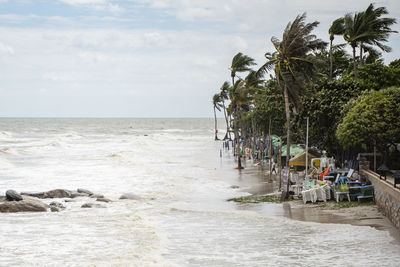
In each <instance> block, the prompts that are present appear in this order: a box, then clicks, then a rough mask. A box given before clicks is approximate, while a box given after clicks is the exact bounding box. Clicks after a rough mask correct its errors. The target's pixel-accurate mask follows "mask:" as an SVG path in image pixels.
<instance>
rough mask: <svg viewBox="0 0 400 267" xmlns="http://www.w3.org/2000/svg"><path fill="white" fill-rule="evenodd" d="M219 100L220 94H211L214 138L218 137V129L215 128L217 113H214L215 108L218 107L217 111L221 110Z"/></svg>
mask: <svg viewBox="0 0 400 267" xmlns="http://www.w3.org/2000/svg"><path fill="white" fill-rule="evenodd" d="M220 102H221V96H220V94H215V95H214V96H213V100H212V103H213V107H214V126H215V140H219V138H218V130H217V129H218V128H217V114H216V112H215V110H216V109H218V111H221V108H220Z"/></svg>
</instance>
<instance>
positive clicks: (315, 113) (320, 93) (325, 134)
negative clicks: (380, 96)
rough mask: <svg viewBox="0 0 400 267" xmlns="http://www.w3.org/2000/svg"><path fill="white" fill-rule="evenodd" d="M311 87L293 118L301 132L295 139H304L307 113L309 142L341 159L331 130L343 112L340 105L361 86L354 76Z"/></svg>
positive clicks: (339, 148) (340, 149)
mask: <svg viewBox="0 0 400 267" xmlns="http://www.w3.org/2000/svg"><path fill="white" fill-rule="evenodd" d="M314 90H315V93H314V94H311V95H304V96H303V98H302V102H303V106H302V109H301V110H300V112H299V114H298V115H297V116H295V118H294V127H297V128H295V129H293V130H294V131H295V132H297V133H301V134H300V136H298V137H297V140H298V142H304V136H305V135H304V130H303V129H304V122H305V120H306V118H307V117H309V121H310V127H309V143H310V144H311V145H313V146H316V147H318V148H319V149H321V150H326V151H327V152H328V154H329V155H334V156H335V158H336V159H340V158H341V156H342V152H343V148H342V146H341V145H340V144H339V142H338V140H337V138H336V136H335V134H334V133H335V132H336V129H337V126H338V124H339V123H340V122H341V121H342V119H343V116H344V115H345V114H343V112H342V109H343V107H344V106H345V105H346V104H347V103H348V102H349V101H350V100H351V99H353V98H354V97H357V96H359V95H360V93H361V92H362V89H361V88H360V86H359V85H358V84H356V83H354V82H353V80H349V81H343V80H333V81H331V82H329V81H325V82H323V83H320V84H317V85H316V86H315V88H314Z"/></svg>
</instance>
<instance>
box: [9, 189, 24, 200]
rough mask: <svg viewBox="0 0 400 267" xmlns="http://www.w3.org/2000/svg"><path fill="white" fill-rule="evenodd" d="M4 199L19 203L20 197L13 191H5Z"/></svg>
mask: <svg viewBox="0 0 400 267" xmlns="http://www.w3.org/2000/svg"><path fill="white" fill-rule="evenodd" d="M6 199H7V200H8V201H21V200H22V196H21V195H20V194H18V193H17V191H15V190H7V191H6Z"/></svg>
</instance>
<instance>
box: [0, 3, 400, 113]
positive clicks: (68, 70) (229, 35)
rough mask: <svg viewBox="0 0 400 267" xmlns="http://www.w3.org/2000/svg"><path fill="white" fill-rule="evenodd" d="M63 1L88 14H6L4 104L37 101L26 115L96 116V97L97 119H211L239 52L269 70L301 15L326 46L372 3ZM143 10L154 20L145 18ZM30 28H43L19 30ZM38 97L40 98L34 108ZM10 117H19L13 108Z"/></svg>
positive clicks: (1, 46) (1, 69)
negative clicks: (336, 27)
mask: <svg viewBox="0 0 400 267" xmlns="http://www.w3.org/2000/svg"><path fill="white" fill-rule="evenodd" d="M0 1H1V0H0ZM59 1H61V0H59ZM62 2H63V3H65V4H68V5H73V8H79V9H80V10H79V11H80V12H81V16H79V18H77V17H68V16H63V15H62V14H61V13H59V14H51V16H47V17H41V16H37V15H26V16H22V15H14V14H3V15H0V20H2V21H3V23H7V24H6V25H9V24H13V26H12V27H3V28H1V27H0V36H2V38H1V39H0V53H1V54H0V56H1V55H3V54H4V55H12V56H1V59H2V64H0V73H2V85H1V86H2V87H1V89H2V97H1V98H0V107H4V106H6V105H8V106H10V107H14V106H15V107H18V99H27V98H29V99H32V101H29V102H30V103H27V106H24V110H26V111H25V112H26V113H27V114H26V115H30V116H35V112H36V111H35V110H37V107H38V106H40V105H42V106H40V108H41V110H44V111H46V112H47V113H48V114H52V115H54V116H58V115H63V114H62V113H60V112H61V111H60V112H59V113H56V112H58V111H57V110H58V109H57V110H54V108H51V107H54V106H55V107H57V108H58V107H60V110H63V109H62V108H61V107H62V106H65V108H64V110H67V111H69V112H76V113H74V114H71V115H77V116H79V115H83V116H84V115H85V112H88V108H87V107H86V105H85V104H86V103H92V102H93V103H95V102H96V101H98V103H99V104H98V106H96V105H95V104H93V105H92V107H93V110H90V112H92V113H93V114H96V112H97V114H106V115H107V114H109V115H120V116H207V115H211V111H212V110H211V108H210V105H209V104H210V96H212V95H213V93H215V91H216V90H218V88H219V87H220V86H221V84H222V83H223V81H225V80H229V79H230V76H229V70H228V67H229V65H230V63H231V60H232V57H233V55H235V54H236V53H237V52H243V53H245V54H247V55H249V56H251V57H254V58H255V59H256V62H257V63H258V64H261V63H263V61H264V60H265V59H264V53H265V52H267V51H272V49H273V47H272V45H271V42H270V38H271V36H277V37H278V38H281V36H282V32H283V29H284V27H285V26H286V24H287V23H288V22H289V21H291V20H293V19H294V17H295V16H296V15H297V14H299V13H302V12H303V11H306V10H307V11H308V19H307V21H314V20H319V21H321V25H320V26H319V27H318V28H317V29H316V33H317V35H318V37H320V38H323V39H325V40H327V39H328V36H327V29H328V27H329V26H330V23H331V21H332V20H333V19H335V18H337V17H338V16H341V15H343V14H344V13H346V12H351V11H355V10H359V9H362V8H363V7H364V6H365V7H366V6H367V5H368V4H369V1H367V0H363V1H360V0H355V1H352V2H348V3H347V1H345V0H338V2H333V1H332V2H329V3H328V2H327V3H325V2H324V3H323V4H321V2H320V1H317V0H307V1H306V0H301V1H300V0H291V1H288V0H275V1H264V0H249V1H246V3H244V2H243V1H238V0H225V1H215V0H201V1H200V0H198V1H189V0H166V1H162V0H124V1H116V0H113V1H107V0H80V1H79V0H62ZM399 3H400V2H398V1H393V0H390V1H389V2H388V3H387V5H386V3H382V4H380V3H377V4H376V5H377V6H381V5H385V6H387V7H388V9H389V11H390V16H393V17H400V14H399V12H400V6H399V5H400V4H399ZM343 6H345V8H343ZM136 8H137V9H138V10H136ZM140 8H143V16H147V17H146V19H145V20H144V21H142V18H141V16H140V15H142V13H141V11H142V10H141V9H140ZM88 9H90V10H88ZM148 9H151V10H148ZM86 11H89V12H87V13H85V12H86ZM97 11H98V12H97ZM104 12H109V13H110V14H104ZM135 12H136V13H135ZM138 13H140V14H139V15H138ZM99 14H100V15H99ZM121 14H123V16H120V15H121ZM171 16H172V17H173V18H172V19H171ZM161 19H162V20H164V21H165V22H166V23H165V24H163V25H162V27H158V26H157V25H160V24H156V23H154V24H151V23H147V22H149V21H151V22H153V21H157V22H158V21H160V20H161ZM30 22H34V23H35V24H32V25H38V24H39V23H41V24H40V25H42V26H36V28H35V26H32V27H17V26H16V25H14V24H18V23H20V24H22V25H24V26H26V25H29V24H28V23H30ZM144 22H146V23H144ZM3 25H4V24H3ZM88 25H89V26H88ZM102 25H107V26H102ZM59 26H61V27H59ZM80 26H83V27H80ZM92 26H96V27H92ZM89 27H91V28H89ZM182 29H186V30H182ZM396 30H400V29H399V25H396ZM391 40H393V42H392V44H389V45H391V46H392V47H393V49H394V52H393V53H391V54H387V55H385V56H386V57H388V58H391V59H394V58H396V57H399V51H397V47H399V46H400V36H399V35H398V34H397V35H393V36H392V37H391ZM335 41H336V39H335ZM337 41H338V42H339V38H338V39H337ZM396 42H397V43H396ZM395 44H397V46H396V45H395ZM47 89H49V90H47ZM50 89H51V90H50ZM44 93H45V94H44ZM40 94H43V95H41V98H40V99H41V100H40V101H41V102H40V101H38V102H35V101H34V99H35V96H37V95H40ZM45 97H46V98H47V97H48V99H47V100H46V101H47V102H44V100H43V99H44V98H45ZM10 99H11V100H12V101H14V102H12V101H11V100H10ZM13 99H14V100H13ZM67 99H71V101H75V100H77V99H79V101H80V102H79V103H81V104H78V103H76V105H75V108H74V111H71V108H70V107H71V105H66V104H65V102H66V101H67ZM8 103H13V105H10V104H8ZM74 104H75V102H74ZM46 105H47V108H46ZM149 107H151V108H149ZM163 107H164V108H163ZM149 109H151V110H149ZM115 110H121V113H113V112H114V111H115ZM15 112H19V111H18V110H16V111H15ZM29 112H31V113H29ZM124 112H125V113H124ZM209 112H210V113H209ZM2 114H3V115H5V116H6V115H10V116H12V115H13V113H12V112H11V111H9V112H8V113H7V112H5V113H2ZM14 115H15V114H14Z"/></svg>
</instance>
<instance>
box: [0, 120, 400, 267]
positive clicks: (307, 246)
mask: <svg viewBox="0 0 400 267" xmlns="http://www.w3.org/2000/svg"><path fill="white" fill-rule="evenodd" d="M220 123H223V121H220ZM221 125H223V124H221ZM213 127H214V121H213V119H83V118H82V119H68V118H62V119H61V118H60V119H50V118H49V119H46V118H40V119H33V118H26V119H25V118H18V119H16V118H2V119H0V194H4V193H5V191H6V190H7V189H14V190H16V191H18V192H20V191H48V190H52V189H56V188H64V189H69V190H76V189H77V188H85V189H88V190H91V191H93V192H95V193H99V194H104V195H105V197H106V198H109V199H111V200H112V202H110V203H105V204H104V205H105V206H106V207H105V208H92V209H83V208H81V205H82V204H84V203H87V202H93V201H94V199H89V198H78V199H75V200H76V201H74V202H67V203H63V204H64V205H65V206H66V209H65V210H63V211H61V212H46V213H14V214H11V213H0V229H1V235H0V244H1V245H0V266H9V265H15V266H285V265H296V266H378V265H379V266H395V265H397V264H398V263H399V262H400V253H399V252H400V245H399V244H398V243H397V242H395V240H394V239H393V237H392V236H391V235H390V234H389V233H388V231H382V230H377V229H375V228H373V227H369V226H354V225H349V224H333V223H315V222H304V221H298V220H292V219H290V218H288V217H287V216H284V215H285V212H286V211H285V208H284V205H282V204H274V203H258V204H241V203H234V202H228V201H226V200H227V199H229V198H232V197H238V196H245V195H248V194H249V193H248V192H250V191H251V190H253V189H254V187H257V186H263V185H267V184H268V183H267V182H266V176H265V173H264V172H262V171H260V170H259V167H257V166H253V164H251V162H247V165H246V169H245V170H243V171H241V172H239V171H238V170H235V169H234V167H235V163H234V159H233V156H232V155H231V153H230V152H231V151H226V150H222V151H221V149H222V142H220V141H214V129H213ZM222 128H223V127H222ZM220 137H223V134H222V133H220ZM221 152H222V157H220V153H221ZM233 185H235V186H238V187H239V188H236V187H234V188H232V186H233ZM124 193H133V194H135V195H137V196H138V197H140V199H139V200H120V199H119V197H120V196H121V195H122V194H124Z"/></svg>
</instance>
